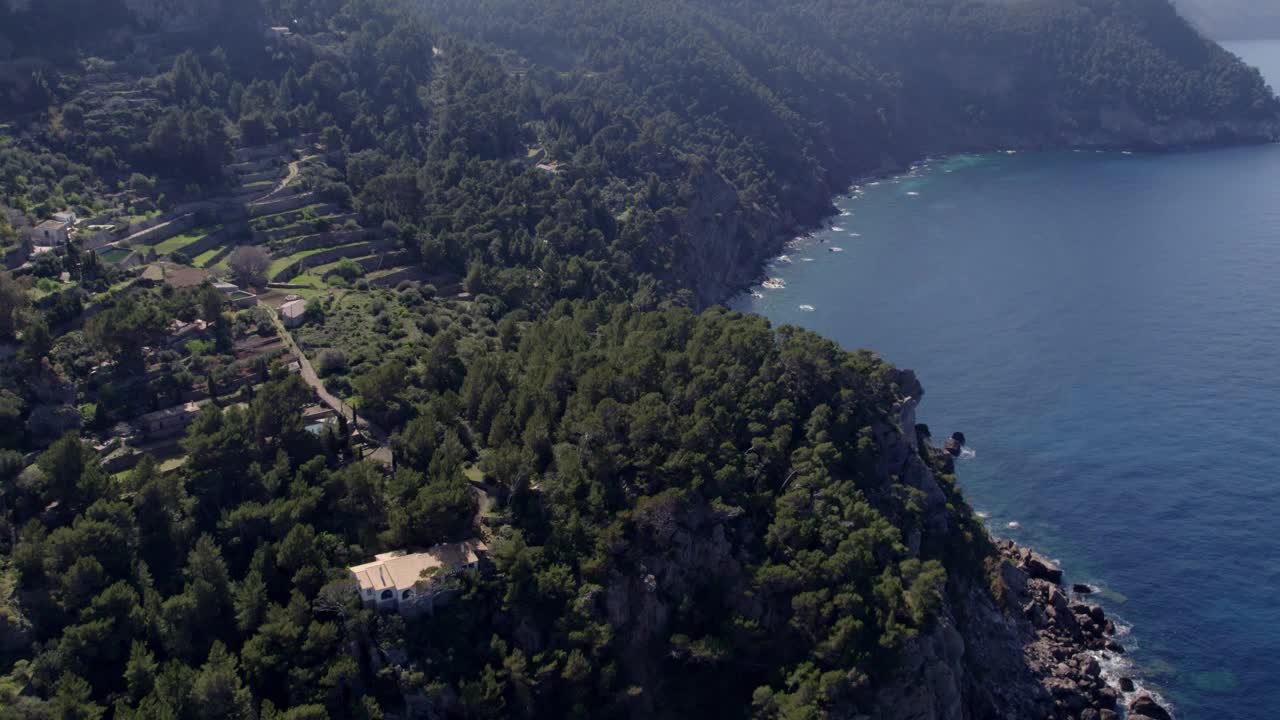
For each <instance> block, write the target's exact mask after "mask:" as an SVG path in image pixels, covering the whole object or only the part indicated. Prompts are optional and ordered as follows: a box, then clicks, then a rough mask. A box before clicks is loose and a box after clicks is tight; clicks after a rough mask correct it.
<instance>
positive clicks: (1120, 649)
mask: <svg viewBox="0 0 1280 720" xmlns="http://www.w3.org/2000/svg"><path fill="white" fill-rule="evenodd" d="M1105 647H1106V648H1107V649H1108V650H1110V651H1111V652H1113V653H1115V654H1117V655H1123V654H1124V646H1123V645H1121V644H1120V643H1118V642H1116V641H1115V640H1108V641H1107V644H1106V645H1105Z"/></svg>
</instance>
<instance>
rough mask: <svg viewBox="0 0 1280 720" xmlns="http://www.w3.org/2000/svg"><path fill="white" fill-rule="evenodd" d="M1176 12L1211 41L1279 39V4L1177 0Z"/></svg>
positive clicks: (1254, 1) (1225, 0) (1244, 1)
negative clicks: (1211, 39)
mask: <svg viewBox="0 0 1280 720" xmlns="http://www.w3.org/2000/svg"><path fill="white" fill-rule="evenodd" d="M1176 5H1177V6H1178V11H1179V12H1181V13H1182V14H1183V16H1184V17H1186V18H1187V19H1188V20H1190V21H1191V22H1192V23H1193V24H1194V25H1195V26H1196V27H1198V28H1200V29H1201V30H1202V31H1203V32H1204V33H1205V34H1206V35H1208V36H1209V37H1211V38H1213V39H1214V40H1254V39H1264V38H1280V3H1277V2H1258V1H1257V0H1178V2H1177V3H1176Z"/></svg>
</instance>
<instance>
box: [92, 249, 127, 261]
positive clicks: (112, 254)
mask: <svg viewBox="0 0 1280 720" xmlns="http://www.w3.org/2000/svg"><path fill="white" fill-rule="evenodd" d="M131 254H132V251H130V250H125V249H124V248H112V249H110V250H108V251H106V252H104V253H102V254H101V255H99V256H98V257H100V258H102V261H103V262H105V263H109V264H111V265H115V264H116V263H118V262H120V261H121V260H123V259H125V258H127V257H129V255H131Z"/></svg>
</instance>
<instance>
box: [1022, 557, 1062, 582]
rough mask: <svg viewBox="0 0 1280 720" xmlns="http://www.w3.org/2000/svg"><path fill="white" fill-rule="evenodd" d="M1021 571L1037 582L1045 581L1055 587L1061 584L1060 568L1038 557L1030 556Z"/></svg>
mask: <svg viewBox="0 0 1280 720" xmlns="http://www.w3.org/2000/svg"><path fill="white" fill-rule="evenodd" d="M1022 569H1023V570H1026V571H1027V574H1028V575H1030V576H1031V577H1033V578H1035V579H1037V580H1045V581H1048V582H1051V583H1054V584H1055V585H1056V584H1058V583H1060V582H1062V568H1060V567H1058V566H1057V565H1054V564H1053V563H1051V562H1049V561H1048V560H1046V559H1044V558H1042V557H1040V556H1039V555H1032V556H1031V557H1030V558H1028V559H1027V562H1026V564H1025V565H1024V566H1023V568H1022Z"/></svg>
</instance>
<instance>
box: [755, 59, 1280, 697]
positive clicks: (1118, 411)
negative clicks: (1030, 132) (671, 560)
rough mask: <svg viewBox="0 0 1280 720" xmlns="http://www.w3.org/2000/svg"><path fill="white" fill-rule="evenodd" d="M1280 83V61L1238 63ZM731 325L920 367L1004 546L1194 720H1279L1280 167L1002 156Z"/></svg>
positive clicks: (829, 250)
mask: <svg viewBox="0 0 1280 720" xmlns="http://www.w3.org/2000/svg"><path fill="white" fill-rule="evenodd" d="M1228 49H1230V50H1232V51H1233V52H1236V53H1237V54H1239V55H1240V56H1241V57H1243V58H1244V59H1245V60H1247V61H1249V62H1250V63H1252V64H1254V65H1256V66H1258V67H1259V68H1260V69H1261V70H1262V71H1263V73H1264V75H1266V76H1267V77H1268V78H1270V80H1271V83H1272V85H1273V86H1274V87H1280V40H1276V41H1259V42H1250V43H1239V44H1231V45H1228ZM837 206H838V208H839V211H840V212H839V216H838V217H834V218H833V219H832V221H831V224H830V226H829V227H828V228H827V229H825V230H823V231H821V232H818V233H816V234H814V235H812V236H811V237H806V238H802V239H798V240H797V241H796V242H795V243H793V245H792V247H791V248H789V249H788V250H787V255H786V256H785V257H782V258H779V259H778V260H776V261H774V263H773V264H772V265H771V266H770V268H769V269H768V271H767V272H768V275H769V276H770V277H771V278H772V280H771V281H770V282H768V283H765V284H764V285H762V286H760V287H757V288H755V289H754V290H753V291H752V293H750V294H747V295H744V296H742V297H741V298H739V299H738V300H736V301H735V302H734V304H733V305H734V307H735V308H737V309H741V310H746V311H752V312H758V313H761V314H764V315H766V316H767V317H769V318H771V319H772V320H773V321H775V322H776V323H778V324H793V325H799V326H803V327H807V328H811V329H813V330H816V331H818V332H820V333H822V334H824V335H826V336H828V337H830V338H833V339H835V340H837V341H838V342H840V343H841V344H842V345H843V346H845V347H847V348H850V349H853V348H870V349H873V350H875V351H877V352H878V353H880V354H881V355H882V356H883V357H885V358H886V359H887V360H889V361H891V362H893V363H894V364H896V365H898V366H899V367H907V368H912V369H915V370H916V371H917V372H918V374H919V376H920V378H921V380H922V382H923V383H924V386H925V396H924V401H923V404H922V406H921V408H920V411H919V418H920V421H921V422H926V423H928V424H929V425H930V427H931V429H932V431H933V434H934V436H935V438H936V439H937V441H938V442H941V440H942V439H944V438H945V437H947V436H949V435H950V434H951V432H953V431H955V430H960V431H963V432H964V433H965V435H966V437H967V439H968V444H969V446H970V449H971V450H972V453H971V454H972V457H971V458H970V459H968V460H965V461H963V462H962V463H961V464H960V467H959V475H960V481H961V484H962V486H963V487H964V489H965V492H966V494H967V497H968V498H969V500H970V501H971V503H972V504H973V505H974V507H975V508H976V509H977V510H979V511H981V512H982V513H983V514H984V516H985V517H986V518H987V522H988V524H989V526H990V527H991V529H992V531H993V532H994V533H995V534H997V535H1000V536H1004V537H1009V538H1012V539H1014V540H1017V541H1018V542H1021V543H1024V544H1027V545H1029V546H1031V547H1034V548H1036V549H1038V550H1040V551H1041V552H1043V553H1044V554H1046V555H1048V556H1050V557H1053V558H1055V559H1057V560H1058V561H1059V562H1061V563H1062V565H1063V566H1064V569H1065V570H1066V572H1067V577H1068V581H1070V582H1080V583H1089V584H1092V585H1094V586H1096V587H1097V588H1098V589H1099V591H1100V592H1099V593H1098V595H1097V596H1096V597H1098V598H1100V601H1101V603H1102V604H1103V605H1104V606H1105V607H1106V609H1107V611H1108V613H1109V614H1110V615H1112V616H1114V617H1115V618H1118V619H1119V620H1120V621H1121V623H1122V631H1123V632H1125V633H1126V634H1125V636H1124V637H1123V638H1121V641H1122V642H1123V643H1124V644H1125V645H1126V646H1127V648H1128V649H1129V653H1128V654H1127V655H1126V657H1125V659H1124V660H1123V661H1122V663H1121V664H1120V665H1119V666H1113V667H1111V668H1110V671H1111V672H1113V673H1115V674H1117V675H1121V674H1122V675H1131V676H1133V677H1134V678H1135V679H1136V680H1137V681H1138V682H1139V683H1140V685H1141V686H1143V687H1144V688H1146V689H1148V690H1150V691H1152V692H1154V693H1156V694H1158V695H1159V696H1160V697H1161V698H1162V699H1163V700H1164V701H1165V702H1167V703H1168V704H1169V705H1170V706H1171V708H1172V710H1173V711H1174V713H1175V715H1176V716H1177V717H1178V718H1180V719H1181V720H1224V719H1238V720H1274V719H1275V718H1280V145H1273V146H1263V147H1241V148H1231V149H1219V150H1205V151H1195V152H1182V153H1173V154H1144V153H1141V152H1133V153H1127V152H1122V151H1114V152H1112V151H1108V152H1101V153H1098V152H1094V151H1084V152H1070V151H1066V152H1047V153H1011V152H1005V153H993V154H986V155H966V156H957V157H949V158H942V159H937V160H933V161H929V162H926V163H923V164H921V165H919V166H917V167H915V168H913V169H912V170H911V171H910V172H908V173H905V174H903V175H901V176H899V177H895V178H890V179H886V180H883V181H881V182H878V183H875V182H872V183H867V184H865V185H863V186H861V187H858V188H855V189H854V190H853V191H851V194H850V195H849V196H847V197H844V198H842V199H840V200H839V201H838V202H837Z"/></svg>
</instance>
